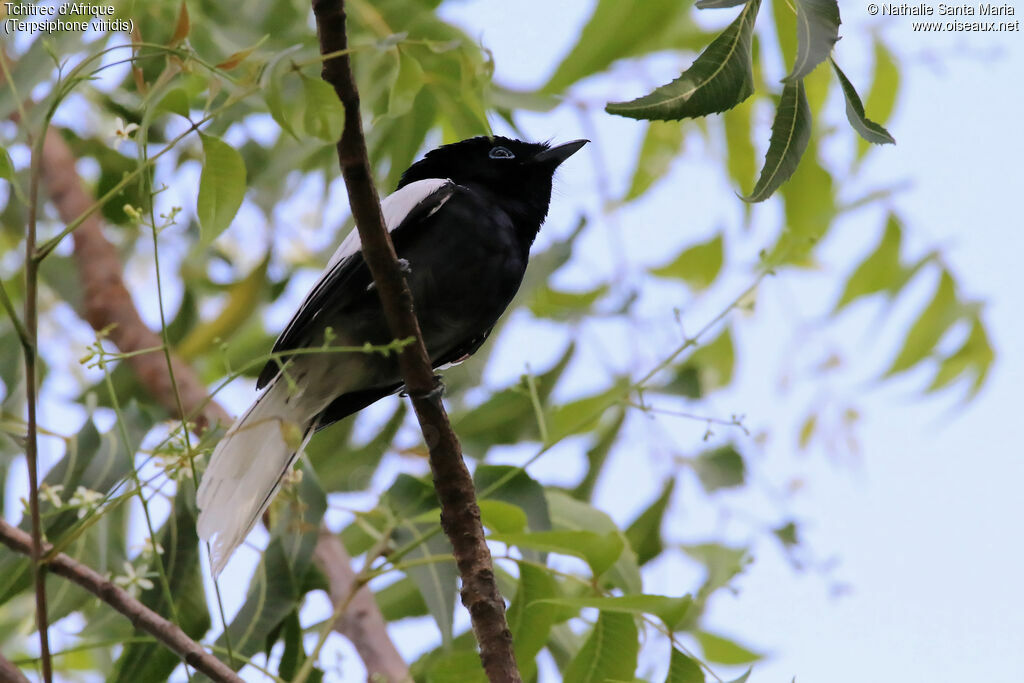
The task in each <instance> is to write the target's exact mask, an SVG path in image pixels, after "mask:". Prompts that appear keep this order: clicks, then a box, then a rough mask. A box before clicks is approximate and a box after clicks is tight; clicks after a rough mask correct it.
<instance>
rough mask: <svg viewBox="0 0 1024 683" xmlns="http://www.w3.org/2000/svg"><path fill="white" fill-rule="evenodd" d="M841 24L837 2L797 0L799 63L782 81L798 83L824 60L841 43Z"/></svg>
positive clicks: (797, 57)
mask: <svg viewBox="0 0 1024 683" xmlns="http://www.w3.org/2000/svg"><path fill="white" fill-rule="evenodd" d="M839 23H840V19H839V3H838V2H836V0H796V35H797V52H796V63H794V64H793V70H792V71H790V72H789V75H788V76H786V77H785V78H784V79H782V80H783V81H785V82H791V81H798V80H800V79H801V78H803V77H804V76H806V75H807V74H809V73H811V72H812V71H814V67H816V66H818V65H819V64H821V63H822V62H823V61H825V59H826V58H827V57H828V55H829V53H830V52H832V46H833V45H835V44H836V41H838V40H839Z"/></svg>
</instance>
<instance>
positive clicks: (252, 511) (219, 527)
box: [196, 376, 313, 576]
mask: <svg viewBox="0 0 1024 683" xmlns="http://www.w3.org/2000/svg"><path fill="white" fill-rule="evenodd" d="M298 398H299V397H298V396H292V397H291V399H290V400H288V399H289V394H288V384H287V382H285V381H284V380H283V379H281V377H280V376H278V378H277V379H275V380H274V381H273V382H272V383H271V384H270V386H269V387H267V389H266V391H264V392H263V394H262V395H261V396H260V397H259V398H258V399H256V402H255V403H253V404H252V406H250V407H249V409H248V410H247V411H245V414H243V415H242V416H241V417H240V418H238V420H236V421H235V423H234V424H233V425H232V426H231V429H229V430H228V432H227V434H225V435H224V438H223V439H221V441H220V443H219V444H217V448H216V449H214V451H213V455H212V456H211V458H210V464H209V466H208V467H207V468H206V472H205V473H204V474H203V479H202V482H201V483H200V484H199V491H198V493H197V494H196V503H197V505H198V506H199V511H200V512H199V519H198V521H197V523H196V529H197V531H198V533H199V537H200V538H201V539H203V540H205V541H212V545H211V551H210V561H211V563H212V564H213V573H214V575H215V576H216V575H219V574H220V572H221V570H222V569H224V565H226V564H227V562H228V559H230V558H231V555H232V553H234V552H235V549H236V548H238V546H239V545H241V543H242V541H244V540H245V537H246V536H248V535H249V532H250V531H251V530H252V527H253V525H255V524H256V520H258V519H259V518H260V515H262V514H263V511H264V510H266V509H267V506H268V505H270V501H271V500H273V498H274V495H275V494H276V493H277V490H278V489H279V488H280V487H281V480H282V479H283V477H284V475H285V474H287V473H288V470H289V468H291V466H292V463H293V462H295V459H296V458H297V457H298V454H299V453H301V452H302V449H303V448H304V447H305V445H306V442H307V441H308V440H309V437H310V436H311V435H312V433H313V430H312V429H309V421H310V419H311V418H312V416H311V415H309V414H308V408H306V409H304V408H303V407H302V401H300V400H298ZM289 404H290V405H289ZM297 441H301V443H296V442H297Z"/></svg>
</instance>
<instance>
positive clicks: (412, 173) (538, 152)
mask: <svg viewBox="0 0 1024 683" xmlns="http://www.w3.org/2000/svg"><path fill="white" fill-rule="evenodd" d="M587 142H588V140H573V141H572V142H567V143H565V144H562V145H557V146H551V145H549V144H547V143H543V142H523V141H522V140H513V139H511V138H505V137H500V136H494V137H484V136H481V137H476V138H469V139H468V140H462V141H461V142H455V143H452V144H449V145H443V146H441V147H438V148H437V149H435V150H432V151H430V152H427V154H426V156H424V157H423V158H422V159H421V160H419V161H417V162H416V163H415V164H413V165H412V166H410V167H409V169H408V170H406V172H405V173H403V174H402V180H401V182H399V184H398V187H399V188H401V187H403V186H405V185H408V184H409V183H412V182H415V181H417V180H426V179H431V178H448V179H450V180H452V181H454V182H455V183H458V184H459V185H464V186H466V187H469V188H471V189H473V190H476V191H478V192H481V193H483V194H484V195H485V196H486V197H487V198H488V199H490V200H491V201H495V202H496V203H498V204H499V205H500V206H501V207H502V208H503V209H505V210H506V211H507V212H508V213H509V214H510V215H511V216H512V217H513V218H514V219H516V220H517V222H525V223H527V224H533V223H536V226H535V228H534V230H537V229H539V228H540V224H541V223H543V221H544V218H545V217H546V216H547V213H548V204H549V203H550V201H551V179H552V177H553V176H554V173H555V169H556V168H558V166H559V165H560V164H561V163H562V162H563V161H565V160H566V159H568V158H569V157H570V156H572V155H573V154H575V153H576V152H578V151H579V150H580V148H582V147H583V145H585V144H587ZM524 227H525V226H524ZM531 241H532V236H531Z"/></svg>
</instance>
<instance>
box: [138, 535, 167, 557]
mask: <svg viewBox="0 0 1024 683" xmlns="http://www.w3.org/2000/svg"><path fill="white" fill-rule="evenodd" d="M154 553H156V554H157V555H163V554H164V547H163V546H162V545H160V544H159V543H157V542H155V541H154V540H153V539H152V538H147V539H146V540H144V541H143V542H142V555H143V556H149V555H152V554H154Z"/></svg>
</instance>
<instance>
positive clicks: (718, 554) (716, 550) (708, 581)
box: [682, 543, 749, 602]
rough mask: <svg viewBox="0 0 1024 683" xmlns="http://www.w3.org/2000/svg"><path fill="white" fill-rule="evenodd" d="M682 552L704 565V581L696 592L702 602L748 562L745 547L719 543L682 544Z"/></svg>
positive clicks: (740, 570)
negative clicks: (732, 546) (731, 546)
mask: <svg viewBox="0 0 1024 683" xmlns="http://www.w3.org/2000/svg"><path fill="white" fill-rule="evenodd" d="M682 550H683V552H685V553H686V554H687V555H689V556H690V557H692V558H693V559H694V560H696V561H698V562H700V563H701V564H702V565H704V569H705V571H706V572H707V573H706V576H705V577H704V583H703V584H702V585H701V588H700V590H699V591H698V593H697V599H698V601H700V602H703V601H704V600H706V599H707V597H708V596H709V595H711V594H712V593H714V592H715V591H716V590H718V589H719V588H722V587H723V586H725V585H728V583H729V582H730V581H732V579H733V577H735V576H736V575H737V574H739V573H740V572H742V571H743V570H744V568H745V567H746V566H747V564H748V563H749V555H748V553H747V549H746V548H730V547H728V546H724V545H721V544H719V543H702V544H699V545H684V546H682Z"/></svg>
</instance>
